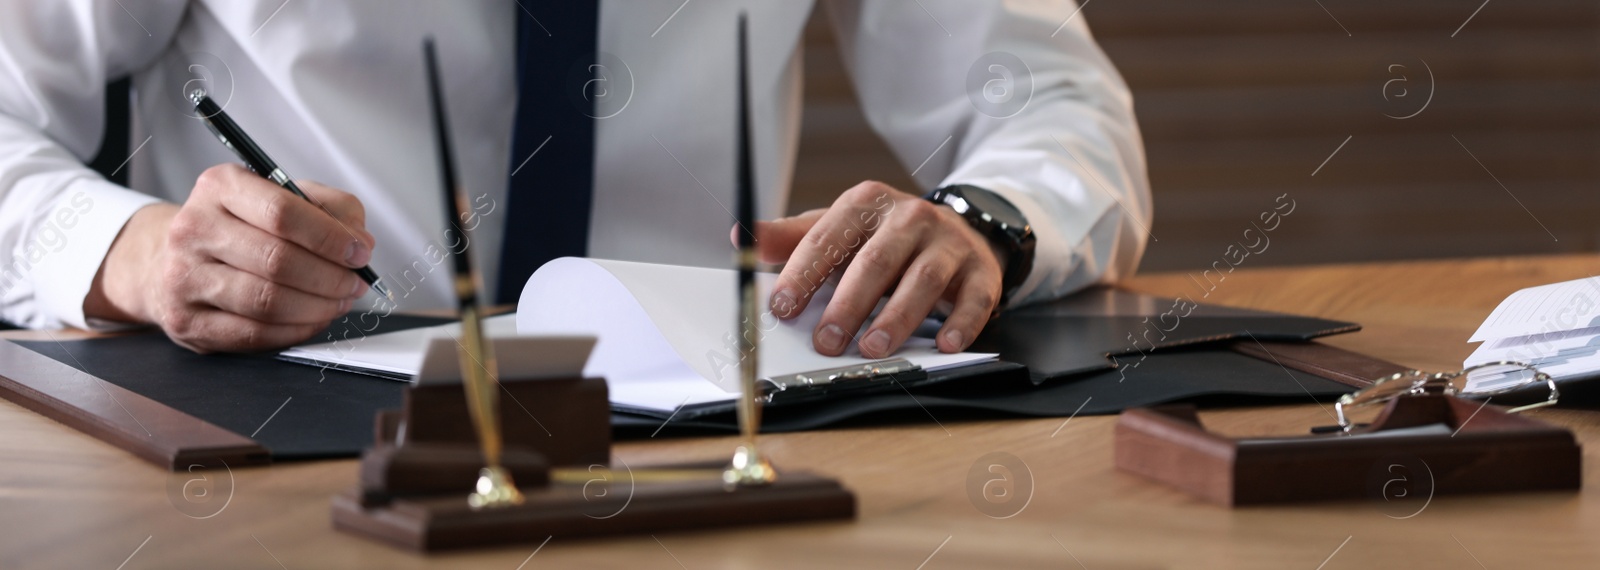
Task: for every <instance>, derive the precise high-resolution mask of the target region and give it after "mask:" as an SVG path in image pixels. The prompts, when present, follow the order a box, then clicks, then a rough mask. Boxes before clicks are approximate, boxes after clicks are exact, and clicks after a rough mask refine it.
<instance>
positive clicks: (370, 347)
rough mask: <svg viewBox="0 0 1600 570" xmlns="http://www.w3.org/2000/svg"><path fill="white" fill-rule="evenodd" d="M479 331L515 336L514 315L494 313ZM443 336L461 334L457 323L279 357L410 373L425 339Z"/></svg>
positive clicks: (319, 345)
mask: <svg viewBox="0 0 1600 570" xmlns="http://www.w3.org/2000/svg"><path fill="white" fill-rule="evenodd" d="M483 333H484V334H485V335H488V336H489V337H490V338H497V337H509V336H515V335H516V334H517V316H516V315H498V316H494V317H489V318H487V319H484V320H483ZM447 335H448V336H451V337H459V336H461V325H459V324H448V325H443V326H437V327H424V328H418V329H409V330H403V331H398V332H392V333H384V334H375V335H370V336H364V337H355V338H347V339H345V340H339V341H334V342H324V343H317V344H308V345H303V346H297V347H294V348H290V349H289V350H285V351H283V352H282V353H281V356H285V357H289V358H298V359H302V360H307V361H311V362H318V363H323V364H328V365H333V366H344V367H348V368H359V369H363V370H376V371H379V372H388V373H391V374H400V375H405V376H412V375H415V374H416V373H417V372H418V371H419V370H421V369H422V354H423V351H424V349H425V348H426V347H427V345H428V342H429V341H430V340H432V339H434V338H442V337H445V336H447Z"/></svg>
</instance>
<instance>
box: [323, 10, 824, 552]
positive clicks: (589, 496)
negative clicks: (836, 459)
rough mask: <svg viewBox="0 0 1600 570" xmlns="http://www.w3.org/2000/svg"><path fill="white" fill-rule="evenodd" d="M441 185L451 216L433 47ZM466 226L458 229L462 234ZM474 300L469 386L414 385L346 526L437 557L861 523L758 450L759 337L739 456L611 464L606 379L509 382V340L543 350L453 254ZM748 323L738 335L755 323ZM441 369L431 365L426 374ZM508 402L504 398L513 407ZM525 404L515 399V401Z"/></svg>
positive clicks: (743, 401)
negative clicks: (583, 539) (500, 358)
mask: <svg viewBox="0 0 1600 570" xmlns="http://www.w3.org/2000/svg"><path fill="white" fill-rule="evenodd" d="M739 40H740V50H739V54H740V57H739V62H740V71H739V74H738V77H739V85H738V87H739V95H740V98H739V101H740V107H739V111H740V113H739V133H738V137H739V139H738V140H739V155H738V161H737V162H738V175H737V177H736V178H737V180H736V182H737V184H738V196H739V208H738V211H739V214H740V215H739V220H738V221H739V223H740V224H741V225H742V226H744V227H753V222H754V212H755V206H754V182H753V181H754V176H753V173H752V166H751V156H750V125H749V108H748V97H749V95H748V90H749V87H748V84H747V82H748V80H747V78H746V75H745V70H744V68H745V60H746V49H747V48H746V44H745V42H746V38H745V23H744V19H743V18H742V17H741V19H740V23H739ZM423 51H424V56H425V58H424V59H425V62H426V65H427V72H428V88H429V95H430V100H431V103H432V114H433V122H434V131H435V135H436V138H437V145H438V152H439V163H440V171H441V178H442V185H443V188H444V192H445V195H446V200H445V201H446V210H447V212H448V214H449V216H450V217H449V219H450V220H457V219H459V217H458V216H457V214H456V213H457V212H459V211H461V208H462V207H463V206H462V205H461V201H462V200H465V199H466V198H465V196H466V195H467V194H466V193H465V192H463V191H462V189H461V188H459V187H458V185H457V184H456V180H455V172H454V166H453V160H452V157H451V151H450V141H449V137H448V136H447V135H446V133H448V132H449V129H448V128H447V125H446V122H445V121H446V119H445V111H444V110H445V105H444V101H443V98H442V93H441V91H440V87H439V85H440V79H439V71H438V68H437V64H436V57H435V53H434V46H433V43H432V42H431V40H430V41H428V42H426V43H425V45H424V48H423ZM458 230H459V228H458ZM740 235H741V236H746V237H745V238H744V239H742V240H741V243H740V248H739V252H738V254H737V256H738V257H737V259H738V263H739V299H738V301H739V303H740V308H741V311H740V314H741V315H752V314H754V313H755V312H756V311H757V308H756V304H757V303H758V302H759V301H758V296H757V294H756V290H755V289H756V288H755V279H754V271H755V253H754V250H753V246H754V244H753V238H750V237H748V235H747V234H740ZM452 267H453V268H454V285H455V291H456V296H457V298H458V300H459V312H460V317H461V325H462V326H461V334H460V338H459V339H455V344H456V346H457V347H458V350H455V351H453V352H452V351H448V350H446V351H430V353H429V358H434V357H436V356H442V357H444V358H446V359H449V358H451V357H453V358H454V359H455V360H456V363H457V365H458V367H459V369H460V380H461V382H460V383H459V384H457V383H453V382H449V383H423V382H419V383H416V384H414V385H413V386H411V387H409V388H408V389H407V390H406V393H405V400H404V406H403V408H402V409H401V410H396V411H391V412H384V413H382V414H380V415H379V417H378V420H377V422H376V423H377V426H376V432H377V441H376V443H375V444H374V445H373V446H372V447H370V448H368V449H367V451H366V452H365V453H364V454H363V455H362V459H361V475H360V482H359V484H358V485H357V486H356V487H355V488H354V489H352V490H350V491H349V492H346V493H343V494H340V495H338V496H337V497H335V498H334V501H333V522H334V526H335V528H337V529H339V530H341V531H345V532H350V533H354V534H357V535H360V536H364V537H368V538H372V539H375V540H379V541H382V542H386V543H389V544H393V545H396V546H400V547H404V548H408V549H413V550H419V551H428V550H436V549H450V548H464V547H477V546H489V545H495V544H506V543H516V542H537V541H538V540H541V539H543V538H544V537H547V536H552V535H560V536H586V535H588V536H593V535H614V534H630V533H633V534H640V533H650V532H659V531H667V530H682V529H690V528H711V527H725V526H740V525H749V524H759V523H778V522H796V521H805V520H823V519H851V518H854V517H855V497H854V495H852V494H851V492H850V491H849V490H847V489H845V488H843V487H842V486H840V485H839V484H838V482H836V481H833V480H831V479H827V478H824V477H820V476H817V475H813V474H810V473H806V472H802V471H779V470H778V469H776V468H774V467H773V466H772V464H771V463H770V462H769V461H768V460H767V458H766V457H765V456H764V455H762V454H761V453H760V451H759V448H758V442H757V432H758V431H759V427H760V421H761V420H760V414H761V403H760V402H759V401H758V399H757V398H758V392H759V391H760V390H759V388H758V387H757V382H756V359H757V358H758V355H759V349H758V347H757V346H756V341H757V340H758V337H759V336H760V335H759V334H756V333H754V332H753V331H745V334H741V335H739V338H740V339H741V340H740V346H739V349H740V354H741V380H742V388H743V390H742V392H741V396H740V399H739V402H738V406H737V410H738V416H739V426H740V432H741V437H740V444H739V446H738V448H737V450H736V452H735V454H734V456H733V459H732V460H731V461H728V462H717V463H700V464H687V465H656V466H629V465H627V464H625V463H620V462H619V463H618V464H616V465H613V464H612V457H611V426H610V418H611V409H610V406H609V403H608V399H607V391H606V384H605V381H604V379H601V378H583V377H582V375H581V374H576V375H574V376H572V377H558V378H548V377H546V378H502V377H500V376H499V372H498V370H497V368H498V367H497V365H496V363H497V361H496V359H495V346H496V345H500V346H507V344H508V343H516V342H540V341H541V339H538V338H532V337H529V338H521V339H515V338H514V339H495V340H493V341H490V340H489V339H487V338H486V337H485V336H484V333H483V330H482V317H483V315H482V308H481V307H479V306H478V300H477V299H478V295H477V291H478V285H479V277H478V275H477V273H476V272H475V271H474V270H473V268H472V263H471V259H470V256H469V255H467V253H466V252H462V253H458V254H456V255H454V263H453V266H452ZM756 322H758V319H756V318H753V317H748V316H747V317H746V318H742V319H741V320H740V323H739V326H741V327H753V326H755V323H756ZM427 368H428V366H427V365H426V364H425V365H424V369H427ZM502 396H505V398H502ZM507 401H510V402H512V403H511V404H509V405H508V404H506V403H505V402H507Z"/></svg>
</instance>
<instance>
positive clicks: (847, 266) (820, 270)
mask: <svg viewBox="0 0 1600 570" xmlns="http://www.w3.org/2000/svg"><path fill="white" fill-rule="evenodd" d="M739 231H743V230H741V229H740V228H738V227H735V228H733V232H734V234H733V237H734V238H737V237H738V234H737V232H739ZM756 236H757V242H756V243H757V246H758V248H759V251H760V255H761V260H762V261H763V262H765V263H786V264H785V265H784V268H783V272H782V273H781V274H780V275H779V276H778V281H777V284H776V285H775V286H774V287H773V292H772V298H771V300H770V303H771V306H772V313H773V314H774V315H776V316H777V317H778V318H781V319H790V318H793V317H795V316H798V315H799V314H800V313H801V311H804V310H805V308H806V305H807V303H808V302H809V301H810V300H811V298H812V294H813V293H815V292H816V291H817V289H818V288H820V287H821V286H822V284H823V283H824V282H825V281H827V279H828V278H829V277H831V276H833V275H834V274H835V273H836V272H841V271H842V272H843V275H842V276H841V277H840V279H839V286H838V289H837V290H836V291H835V293H834V294H833V299H832V300H831V301H829V302H828V306H827V308H826V309H824V310H823V313H822V321H821V322H820V323H818V325H817V328H816V330H815V331H813V332H812V344H813V345H814V346H815V347H816V349H817V352H819V353H821V354H825V355H828V356H838V355H839V354H841V353H843V352H844V351H845V348H846V347H848V346H849V342H850V341H851V340H852V339H855V338H859V339H860V340H859V341H858V342H857V346H858V347H860V349H861V354H862V355H863V356H866V357H868V358H884V357H887V356H888V355H890V354H892V353H893V352H894V351H895V350H896V349H898V348H900V345H901V344H903V343H905V341H906V339H907V338H910V336H911V333H912V332H913V331H915V330H916V329H917V327H918V326H919V325H921V324H922V322H923V320H924V319H926V318H927V317H928V315H929V314H930V313H932V312H933V310H934V308H935V307H936V306H938V305H939V303H940V301H946V302H948V303H949V305H947V306H948V307H949V311H950V312H949V316H948V317H947V318H946V319H945V323H944V327H943V328H941V329H940V330H939V335H938V338H937V344H938V347H939V350H940V351H942V352H960V351H961V350H963V349H965V348H966V347H967V345H969V344H971V343H972V340H973V339H974V338H976V337H977V336H978V333H979V332H980V331H982V330H983V326H984V324H986V323H987V322H988V321H989V316H990V315H991V314H992V313H993V312H994V309H995V305H996V303H998V302H999V299H1000V292H1001V275H1002V273H1003V269H1002V267H1001V260H1000V254H999V253H998V251H997V250H996V249H995V248H993V247H992V246H991V245H990V242H989V241H988V240H987V239H986V238H984V236H982V235H981V234H979V233H978V232H977V230H974V229H972V226H970V225H968V224H967V222H966V220H963V219H962V218H961V215H960V214H957V213H956V212H955V211H954V210H951V209H950V208H948V207H944V206H938V205H935V204H933V203H930V202H928V201H927V200H924V199H922V198H921V197H919V196H916V195H913V194H907V193H905V192H901V191H899V190H896V189H894V188H892V187H890V186H889V185H887V184H883V183H880V182H870V181H869V182H862V183H861V184H857V185H856V186H855V187H854V188H851V189H850V190H848V191H846V192H845V193H844V194H843V195H841V196H840V197H839V199H838V200H836V201H834V203H833V205H832V206H831V207H828V208H823V209H817V210H811V211H809V212H805V213H803V214H800V215H797V216H793V217H789V218H783V219H778V220H773V221H770V222H758V223H757V224H756ZM735 241H737V239H735ZM886 294H887V295H889V301H888V303H887V304H885V305H884V307H883V310H882V311H880V312H879V313H878V316H877V318H874V319H873V320H872V326H871V327H869V328H868V329H867V330H865V331H861V330H860V329H861V326H862V324H863V323H864V322H865V321H866V320H867V318H868V317H869V316H871V314H872V310H873V308H875V307H876V306H877V305H878V301H879V299H881V298H883V296H884V295H886ZM858 332H860V334H859V336H858V335H857V333H858Z"/></svg>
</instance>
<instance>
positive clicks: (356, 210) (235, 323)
mask: <svg viewBox="0 0 1600 570" xmlns="http://www.w3.org/2000/svg"><path fill="white" fill-rule="evenodd" d="M300 186H301V188H302V190H303V191H304V192H306V195H307V196H308V197H311V198H312V199H314V200H316V202H317V204H313V203H311V202H308V201H307V200H306V199H304V198H301V197H299V196H297V195H295V194H294V193H292V192H289V191H287V190H285V189H283V188H280V187H278V186H277V185H276V184H273V183H272V182H270V181H267V180H265V179H262V178H261V177H259V176H256V175H255V174H253V173H251V172H249V171H247V170H244V169H243V168H240V167H238V166H236V165H221V166H217V167H213V168H211V169H208V170H206V171H205V172H204V173H203V174H201V176H200V178H199V179H197V180H196V181H195V187H194V191H193V192H191V193H190V197H189V200H188V201H187V202H185V203H184V205H183V207H182V208H180V209H179V210H178V212H177V213H176V214H175V215H174V216H173V217H172V219H171V222H170V223H169V224H168V225H167V227H166V239H165V241H164V247H163V248H162V249H161V251H160V253H159V254H158V255H157V259H156V260H155V261H156V266H157V267H159V268H160V269H159V270H158V272H156V273H155V275H157V276H159V279H157V280H155V281H154V282H152V283H151V287H149V288H150V289H151V290H152V293H150V295H151V297H152V299H153V301H152V303H151V305H152V306H154V307H157V308H156V310H155V311H153V315H152V316H153V318H152V320H154V321H156V322H157V324H160V325H161V328H162V330H164V331H166V333H167V335H168V336H169V337H171V338H172V339H173V340H174V341H175V342H177V343H178V344H180V345H183V346H185V347H187V348H190V349H191V350H195V351H199V352H217V351H229V352H233V351H254V350H262V349H267V348H278V347H282V346H286V345H290V344H294V343H297V342H300V341H303V340H305V339H307V338H310V336H311V335H313V334H316V333H317V331H320V330H322V329H323V328H325V327H326V326H327V325H328V323H329V322H330V321H332V320H333V319H335V318H338V317H339V316H340V315H343V314H344V313H346V312H348V311H349V310H350V308H351V305H352V304H353V303H354V301H355V299H357V298H359V297H360V296H361V295H362V294H364V293H365V292H366V288H365V286H364V284H363V283H362V282H361V279H360V278H359V277H358V276H356V275H355V273H354V272H352V271H351V270H350V269H351V268H353V267H360V266H363V265H366V263H367V261H368V260H369V258H370V257H371V255H372V247H373V241H372V235H371V234H370V233H367V231H366V229H365V228H364V226H365V224H366V213H365V211H364V210H363V209H362V207H361V203H360V202H359V201H358V200H356V199H355V197H353V196H350V195H349V194H346V193H344V192H340V191H338V190H334V189H332V188H328V187H326V186H323V185H320V184H316V183H313V182H306V183H302V184H301V185H300Z"/></svg>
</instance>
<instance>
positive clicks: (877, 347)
mask: <svg viewBox="0 0 1600 570" xmlns="http://www.w3.org/2000/svg"><path fill="white" fill-rule="evenodd" d="M919 241H920V240H919V239H918V236H917V235H916V234H915V233H910V232H907V233H885V234H883V235H881V236H879V237H878V238H876V239H873V240H871V241H868V242H867V244H866V245H864V246H862V247H861V251H859V252H857V253H856V256H855V259H852V260H851V261H850V265H849V267H848V268H846V269H845V272H844V277H843V278H842V279H840V280H839V288H838V289H837V290H835V291H834V294H833V300H831V301H829V302H828V307H827V308H826V309H824V310H823V312H822V320H821V321H819V322H818V323H817V329H816V330H815V331H814V332H813V333H812V345H813V346H815V347H816V349H817V352H819V353H822V354H825V355H828V356H838V355H839V354H842V353H843V352H844V349H845V348H846V346H847V345H848V343H849V340H850V339H851V338H852V337H854V336H855V333H856V331H857V330H860V328H861V323H863V322H865V321H866V320H867V317H868V316H869V315H871V314H872V309H873V308H874V307H876V306H877V305H878V299H881V298H883V295H884V293H885V292H887V291H888V290H889V286H890V285H893V284H894V282H895V281H896V280H897V279H899V278H900V272H901V271H903V270H905V268H906V266H907V264H908V263H909V262H910V259H911V255H912V254H913V253H914V252H915V251H916V249H917V248H918V246H919V245H920V243H919ZM924 267H926V266H924ZM940 271H943V269H942V268H941V269H940ZM953 271H954V270H953V269H951V270H950V272H953ZM949 279H950V278H949V276H948V275H946V276H945V277H944V280H945V281H946V282H948V281H949ZM902 285H908V284H905V283H903V284H902ZM943 292H944V285H943V284H938V285H937V288H936V289H934V290H933V291H932V298H933V299H935V300H936V299H938V297H939V295H940V294H941V293H943ZM928 307H929V308H932V307H933V301H931V300H930V301H929V302H928ZM901 309H902V310H904V309H906V307H901ZM927 314H928V313H927V311H924V312H923V313H922V315H923V316H926V315H927ZM917 320H918V321H921V318H920V317H919V318H918V319H917ZM908 331H909V329H908ZM876 333H877V334H873V335H870V336H865V337H862V339H861V353H862V355H864V356H868V357H876V355H878V354H883V353H887V352H888V345H889V344H890V341H889V339H888V338H886V337H885V336H884V334H883V333H884V331H883V330H882V329H879V330H877V331H876ZM907 334H909V332H908V333H907ZM902 340H904V339H902ZM896 346H898V344H896Z"/></svg>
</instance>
